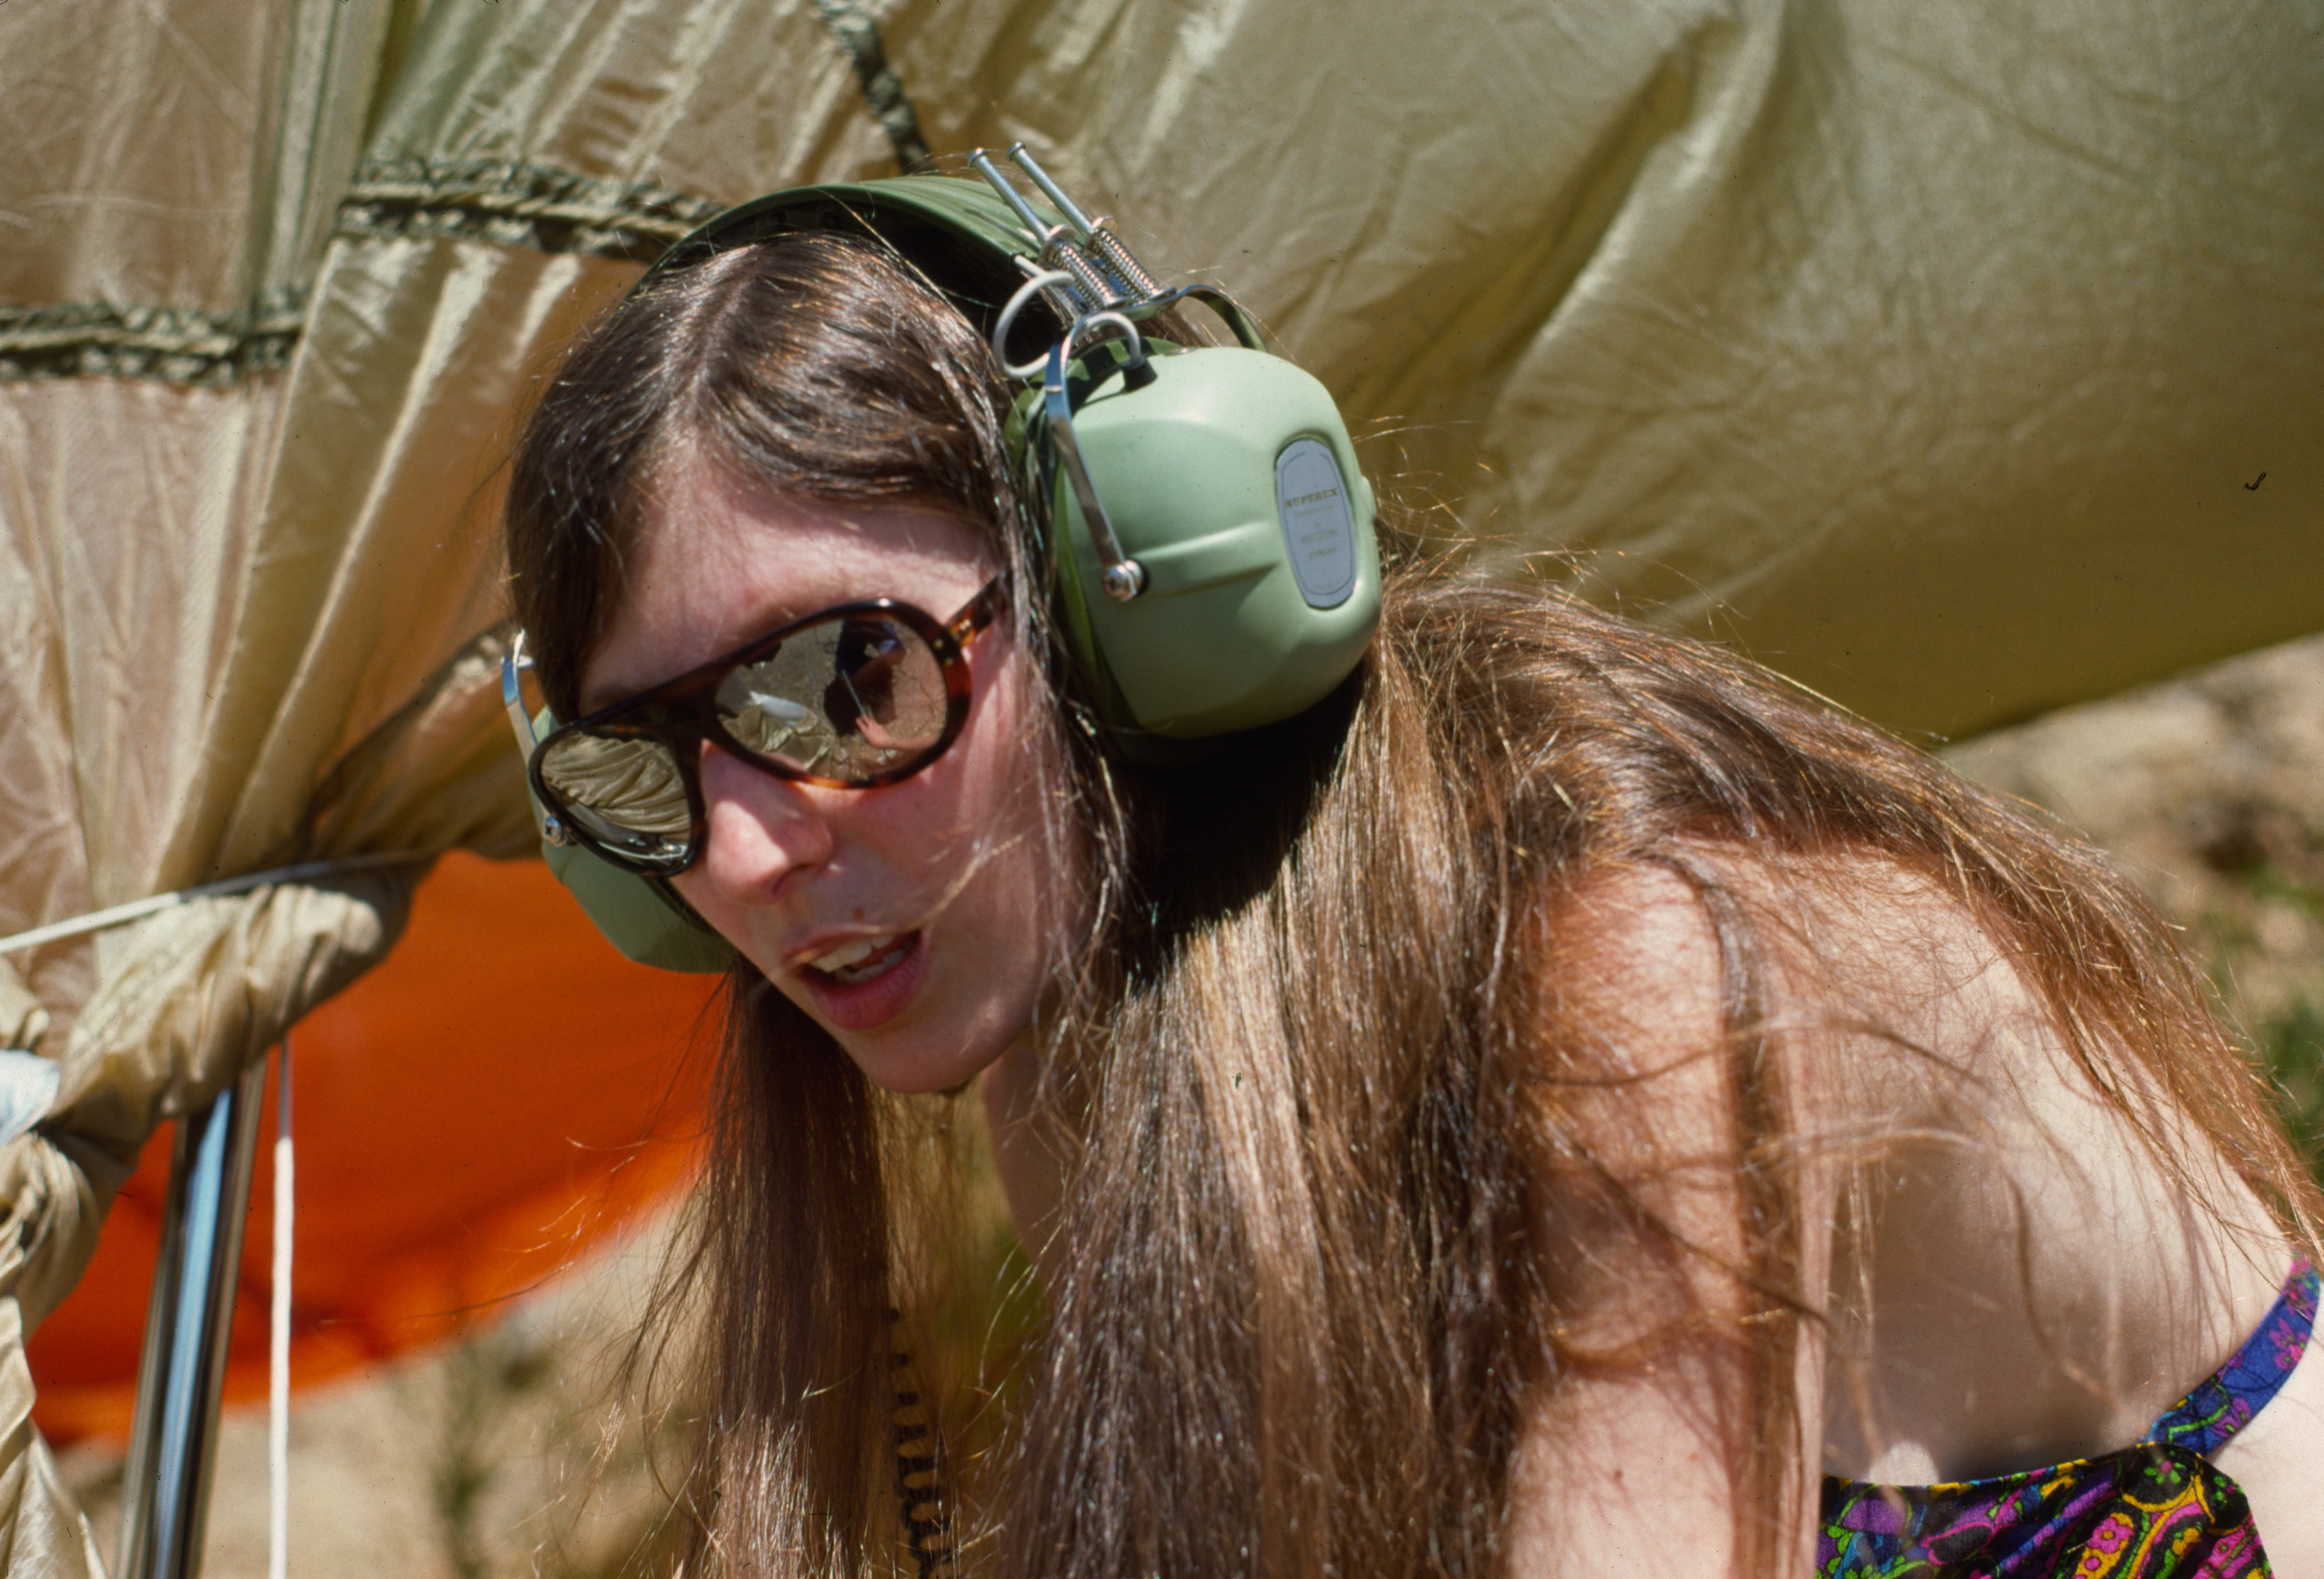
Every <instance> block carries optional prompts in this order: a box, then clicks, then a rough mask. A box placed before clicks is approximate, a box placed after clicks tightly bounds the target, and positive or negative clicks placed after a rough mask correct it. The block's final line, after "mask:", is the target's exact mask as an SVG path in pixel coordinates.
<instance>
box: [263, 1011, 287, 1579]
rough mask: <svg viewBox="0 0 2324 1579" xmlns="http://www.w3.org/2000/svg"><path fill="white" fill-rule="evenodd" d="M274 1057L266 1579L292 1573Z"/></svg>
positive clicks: (278, 1078)
mask: <svg viewBox="0 0 2324 1579" xmlns="http://www.w3.org/2000/svg"><path fill="white" fill-rule="evenodd" d="M274 1057H275V1065H274V1069H275V1099H274V1283H273V1295H274V1300H273V1311H272V1323H271V1325H270V1328H269V1332H268V1337H269V1339H270V1343H269V1345H268V1348H269V1352H268V1354H267V1378H266V1579H289V1574H290V1572H291V1201H292V1198H293V1196H294V1191H293V1190H292V1188H291V1039H290V1038H289V1037H287V1036H286V1037H284V1038H283V1039H282V1047H281V1050H280V1051H279V1052H277V1053H276V1054H275V1056H274Z"/></svg>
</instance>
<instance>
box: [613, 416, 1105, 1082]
mask: <svg viewBox="0 0 2324 1579" xmlns="http://www.w3.org/2000/svg"><path fill="white" fill-rule="evenodd" d="M997 568H998V567H997V565H996V564H995V563H994V561H993V559H992V558H991V556H990V555H989V554H988V552H987V551H985V549H983V547H982V541H981V540H980V539H979V537H978V535H977V533H976V532H975V531H973V529H972V528H970V527H968V526H965V525H964V524H963V523H961V522H958V521H956V520H954V519H953V518H952V517H951V516H948V515H945V514H943V513H940V512H936V511H932V510H929V509H926V508H922V507H918V506H914V505H900V504H871V505H860V506H859V505H838V504H828V503H817V502H815V501H811V500H801V499H797V498H790V497H786V496H783V495H780V494H772V493H770V492H767V491H765V490H763V489H761V488H758V487H756V486H754V485H752V484H750V483H748V482H746V481H743V480H742V479H740V478H738V477H736V476H733V474H732V473H730V472H729V471H727V470H726V469H725V468H723V467H720V466H715V465H714V464H712V463H709V462H707V461H705V460H703V459H701V458H699V457H692V458H688V459H685V460H682V461H681V462H679V463H678V464H677V465H675V466H672V467H671V469H670V471H669V474H668V475H667V476H665V478H664V479H663V481H662V483H661V485H659V487H657V488H656V490H655V492H654V497H653V498H652V500H651V502H650V504H649V505H648V507H647V510H646V512H645V519H644V522H643V526H642V531H641V542H640V544H639V547H638V549H637V550H636V551H635V552H634V553H633V554H632V558H631V561H630V565H629V572H628V589H627V593H626V596H625V597H624V599H623V601H622V605H621V606H620V608H619V609H618V610H617V611H616V613H615V616H614V620H613V628H612V630H611V631H610V632H609V633H608V634H607V636H606V638H605V640H604V643H603V644H602V645H601V646H600V647H599V648H598V649H597V651H596V653H595V656H594V657H593V658H592V659H591V660H590V661H589V664H588V667H587V669H586V670H585V671H584V673H583V675H582V696H581V702H582V706H583V708H584V709H585V710H595V708H598V707H602V706H606V705H608V704H609V703H612V702H614V701H618V700H619V699H621V698H622V697H625V696H628V695H630V694H632V693H633V692H636V691H639V690H642V689H644V688H646V687H648V686H650V685H652V684H654V683H656V682H657V681H659V680H662V679H668V678H669V676H671V675H674V674H678V673H679V672H681V671H683V670H685V669H691V668H694V667H696V665H699V664H702V663H705V662H707V661H708V660H711V659H714V658H715V657H717V656H718V655H719V654H720V653H722V652H724V651H730V650H732V649H733V648H735V647H739V646H741V645H742V643H743V642H748V641H750V640H751V639H752V637H754V636H758V635H760V634H762V633H765V632H767V631H770V630H772V629H774V628H775V627H776V626H778V625H780V624H783V623H788V621H791V620H795V619H798V618H799V617H800V616H802V615H805V614H814V613H816V611H818V610H821V609H825V608H829V607H831V606H832V605H835V604H842V603H851V602H855V601H858V600H861V599H864V598H872V597H892V598H896V599H899V600H900V601H902V602H905V603H908V604H913V605H918V607H919V608H921V609H923V610H925V611H927V613H929V614H934V615H935V616H936V618H937V619H939V620H948V619H950V618H951V617H952V616H953V615H954V614H955V613H956V612H958V611H959V609H960V608H961V607H962V605H964V604H966V603H967V602H968V601H969V600H970V599H971V598H972V597H973V596H975V595H976V593H977V591H978V589H979V588H981V587H982V586H983V585H984V584H985V583H986V582H987V581H988V580H990V579H991V577H992V576H993V574H994V572H995V570H996V569H997ZM967 654H968V664H969V673H970V696H971V701H970V704H969V713H968V721H967V723H966V725H964V727H963V728H962V730H961V733H960V735H959V737H958V738H957V739H956V740H954V742H953V744H952V747H951V749H950V750H949V751H947V752H945V754H944V755H943V756H942V757H940V758H938V759H937V760H936V762H932V763H930V764H929V765H928V766H927V767H926V768H924V769H922V770H921V771H919V772H918V773H916V774H914V775H913V776H912V777H910V778H908V779H906V780H902V781H901V782H899V783H895V784H890V785H885V786H882V787H881V788H878V789H822V788H819V787H817V786H815V785H811V784H800V783H794V782H791V781H789V780H783V779H778V778H776V777H774V776H773V775H772V774H770V773H767V772H764V771H761V770H759V769H758V768H755V767H753V766H752V765H751V764H749V763H747V762H742V761H741V760H739V759H738V758H736V757H734V756H733V755H732V754H731V753H727V752H725V751H723V750H720V749H717V748H715V747H712V746H708V745H705V747H704V748H703V753H704V754H703V758H702V763H701V769H702V793H703V799H704V802H705V809H706V811H707V814H708V818H709V842H708V845H707V847H706V848H705V851H704V853H703V854H702V856H701V858H700V859H699V860H697V861H696V863H695V864H694V865H693V866H692V867H691V868H690V869H688V870H687V872H685V873H681V874H680V875H679V876H678V877H676V878H674V879H673V880H672V882H673V884H674V886H675V887H676V888H677V889H678V892H679V893H681V894H683V895H684V896H685V898H686V901H687V903H688V904H690V905H692V906H693V907H694V908H695V910H696V911H698V912H699V913H700V914H701V916H702V918H703V919H705V920H706V921H708V922H709V923H710V924H711V926H713V927H715V928H717V930H718V931H719V933H720V934H721V935H723V936H724V937H725V938H726V939H727V941H729V942H730V943H732V944H733V946H735V947H736V948H737V949H738V950H740V951H741V952H742V955H743V956H744V957H745V958H747V959H749V960H750V961H751V963H752V964H753V965H757V966H758V967H759V969H760V970H761V971H763V972H764V973H765V974H766V976H767V979H768V980H769V981H770V982H771V983H774V985H775V986H776V987H777V988H778V989H779V991H780V992H781V993H783V994H784V995H785V996H787V997H788V998H789V999H790V1000H791V1001H792V1002H795V1003H797V1004H798V1006H799V1007H800V1008H802V1009H804V1010H805V1011H807V1013H809V1014H810V1015H812V1016H814V1017H815V1019H816V1020H818V1021H819V1022H820V1023H822V1024H823V1025H824V1026H825V1028H826V1029H827V1030H830V1032H831V1033H832V1035H833V1036H834V1037H835V1038H836V1039H837V1040H838V1042H839V1045H840V1046H841V1047H842V1048H845V1049H846V1052H847V1055H848V1056H849V1057H852V1058H853V1059H854V1060H855V1062H856V1064H857V1066H858V1067H861V1068H862V1071H863V1073H864V1074H865V1075H866V1076H869V1077H870V1078H871V1080H872V1081H873V1082H875V1083H876V1084H878V1085H882V1086H885V1087H887V1088H888V1089H890V1090H891V1091H899V1092H919V1091H937V1090H943V1089H946V1088H949V1087H951V1086H954V1085H959V1084H961V1083H962V1082H963V1081H964V1080H967V1079H968V1078H970V1077H971V1076H973V1075H975V1074H977V1073H978V1072H979V1071H981V1070H982V1069H983V1068H984V1067H986V1066H987V1065H988V1064H990V1063H991V1062H992V1060H993V1059H994V1058H996V1057H999V1056H1000V1055H1001V1052H1002V1051H1004V1050H1005V1049H1006V1048H1008V1047H1009V1045H1010V1042H1011V1041H1013V1040H1015V1039H1017V1038H1019V1036H1020V1035H1021V1034H1022V1033H1023V1032H1024V1030H1025V1029H1026V1027H1027V1025H1028V1022H1029V1021H1030V1020H1031V1018H1032V1015H1033V1012H1034V1010H1035V1007H1036V1006H1037V1003H1038V1002H1039V1000H1040V998H1041V995H1042V993H1043V990H1044V988H1045V987H1046V985H1047V982H1048V980H1049V977H1050V974H1051V972H1052V968H1053V964H1054V956H1055V951H1056V941H1055V940H1056V938H1057V937H1060V936H1061V932H1062V928H1061V927H1060V922H1061V921H1064V920H1065V919H1074V916H1073V914H1072V912H1064V913H1061V912H1060V910H1059V907H1060V906H1061V905H1065V904H1077V903H1078V900H1076V899H1075V898H1074V897H1073V896H1077V895H1078V894H1079V893H1080V892H1081V890H1082V884H1081V882H1080V874H1079V873H1078V871H1075V870H1061V869H1060V868H1070V867H1073V866H1074V865H1076V864H1077V863H1072V862H1068V861H1065V860H1064V859H1063V858H1061V857H1059V856H1058V855H1057V854H1055V851H1054V845H1055V844H1056V841H1055V840H1053V838H1052V837H1051V836H1050V835H1049V832H1048V829H1047V826H1046V818H1045V816H1044V805H1045V797H1046V795H1047V791H1048V789H1049V788H1050V786H1051V785H1052V784H1054V783H1055V782H1056V781H1057V777H1056V765H1055V763H1054V761H1053V754H1054V753H1053V750H1052V748H1051V747H1050V746H1049V745H1048V744H1047V742H1048V741H1049V740H1050V738H1051V737H1050V734H1049V732H1048V730H1047V728H1046V727H1042V726H1040V725H1041V724H1042V721H1041V720H1037V719H1034V718H1031V717H1029V716H1028V708H1029V707H1030V706H1033V705H1034V701H1033V685H1032V681H1031V677H1030V676H1029V675H1028V665H1027V663H1026V660H1025V658H1024V655H1023V653H1022V652H1021V651H1019V642H1017V640H1016V638H1015V635H1014V633H1013V632H1012V631H1011V630H1010V628H1009V625H1008V622H1007V621H1006V620H1005V619H1004V620H1002V621H1001V622H999V623H995V624H994V625H992V626H991V627H989V628H987V629H986V631H985V632H984V633H982V635H980V636H979V637H977V638H976V640H974V641H973V642H971V643H970V644H969V646H968V648H967Z"/></svg>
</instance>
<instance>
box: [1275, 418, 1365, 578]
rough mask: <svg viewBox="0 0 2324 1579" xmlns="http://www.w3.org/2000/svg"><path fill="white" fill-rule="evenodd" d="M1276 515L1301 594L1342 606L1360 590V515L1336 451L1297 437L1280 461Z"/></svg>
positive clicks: (1318, 440)
mask: <svg viewBox="0 0 2324 1579" xmlns="http://www.w3.org/2000/svg"><path fill="white" fill-rule="evenodd" d="M1275 514H1276V518H1277V520H1278V521H1280V522H1282V523H1283V547H1284V551H1285V552H1286V554H1287V555H1288V556H1289V558H1290V560H1291V575H1292V577H1293V579H1295V580H1296V581H1297V582H1298V583H1299V596H1302V597H1304V598H1305V599H1306V600H1307V606H1308V607H1310V608H1337V607H1338V606H1339V605H1342V604H1343V603H1345V602H1347V601H1348V595H1349V594H1350V593H1351V592H1353V591H1354V590H1355V589H1356V517H1355V512H1354V511H1353V510H1352V509H1351V507H1350V505H1349V503H1348V483H1347V479H1346V478H1345V477H1343V476H1341V475H1340V463H1339V460H1338V459H1337V458H1336V457H1334V456H1333V454H1332V447H1331V446H1330V445H1328V444H1325V443H1324V442H1323V440H1322V439H1293V440H1292V441H1291V442H1290V443H1288V444H1286V445H1285V446H1284V447H1283V453H1282V454H1280V455H1278V456H1277V457H1275Z"/></svg>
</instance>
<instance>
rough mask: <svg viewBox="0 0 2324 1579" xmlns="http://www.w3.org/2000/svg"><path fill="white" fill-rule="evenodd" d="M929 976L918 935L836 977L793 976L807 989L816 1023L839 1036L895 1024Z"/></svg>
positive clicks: (811, 970)
mask: <svg viewBox="0 0 2324 1579" xmlns="http://www.w3.org/2000/svg"><path fill="white" fill-rule="evenodd" d="M866 972H868V973H869V974H863V973H866ZM792 974H793V975H795V976H796V977H797V978H798V980H799V981H802V982H804V983H807V992H808V993H809V995H810V996H812V997H813V998H814V1000H815V1007H816V1015H817V1017H818V1018H820V1019H821V1020H824V1022H825V1024H828V1025H830V1026H832V1027H834V1028H835V1029H836V1030H871V1029H872V1028H873V1027H875V1026H879V1025H884V1024H885V1023H887V1022H888V1021H889V1020H892V1019H894V1018H895V1017H896V1015H897V1013H898V1012H899V1011H901V1010H902V1008H903V1007H904V1004H905V1003H906V1002H907V1001H908V1000H909V999H910V997H911V995H912V993H914V991H916V990H917V989H918V986H919V984H920V980H921V978H922V977H923V976H925V975H926V974H927V949H926V948H925V947H923V946H921V937H920V934H919V933H918V932H906V933H902V934H899V936H898V937H896V938H895V940H894V942H893V943H892V944H890V945H889V946H886V947H883V948H881V949H880V950H879V951H878V952H877V953H876V954H875V955H873V956H871V957H869V958H866V959H863V960H861V961H858V962H855V963H854V964H853V965H849V966H847V967H844V969H843V970H841V971H838V972H833V971H825V970H818V969H817V968H816V967H815V966H814V965H804V964H803V965H799V966H798V967H797V968H796V969H795V970H794V971H793V972H792ZM849 977H856V978H858V979H855V980H849V979H848V978H849Z"/></svg>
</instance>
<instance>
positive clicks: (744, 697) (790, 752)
mask: <svg viewBox="0 0 2324 1579" xmlns="http://www.w3.org/2000/svg"><path fill="white" fill-rule="evenodd" d="M948 700H949V698H948V697H947V696H946V694H945V680H944V666H943V664H942V663H940V662H939V661H938V660H937V659H936V653H935V652H934V651H932V650H931V649H930V648H929V646H928V644H927V640H926V639H925V638H924V637H922V636H921V634H920V633H918V631H916V630H914V629H913V628H912V627H911V626H909V625H908V624H906V623H903V622H902V621H901V620H898V619H894V618H891V617H890V616H888V615H886V614H847V615H843V616H837V617H835V618H832V619H829V620H822V621H818V622H816V623H814V624H810V625H806V626H803V627H801V628H800V629H798V630H797V631H794V632H793V633H790V634H789V635H788V636H787V637H785V638H784V640H783V644H782V645H781V646H780V647H779V648H777V649H776V650H775V651H772V652H770V653H767V654H765V655H764V656H762V657H761V658H760V659H758V660H756V661H755V662H752V663H744V664H737V665H736V666H735V668H734V669H733V672H732V673H730V674H728V675H727V677H726V679H725V680H724V682H723V683H722V684H721V685H720V686H719V688H718V696H717V709H718V722H719V723H720V724H721V725H724V727H725V730H726V733H727V734H728V735H729V736H731V737H732V738H733V741H734V743H736V744H738V745H741V746H742V747H743V748H744V749H745V750H748V751H750V752H752V753H756V754H758V755H759V756H761V757H764V758H766V759H767V760H768V761H770V762H777V763H780V764H781V765H783V766H784V767H788V768H794V769H797V770H798V771H800V772H804V773H812V774H814V775H815V776H816V778H818V779H835V780H840V781H841V782H843V783H853V782H862V781H869V780H874V779H877V778H879V777H881V775H882V774H886V773H892V772H894V771H897V770H898V769H900V768H908V767H910V766H913V765H914V764H915V763H917V762H920V761H921V760H922V759H924V758H926V757H927V754H928V753H931V752H933V751H935V750H936V747H937V746H938V745H939V744H941V743H942V742H943V740H944V731H945V714H946V711H947V706H948Z"/></svg>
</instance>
